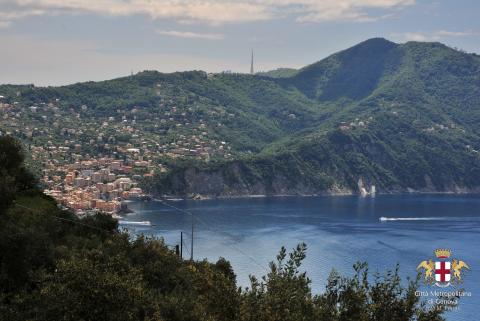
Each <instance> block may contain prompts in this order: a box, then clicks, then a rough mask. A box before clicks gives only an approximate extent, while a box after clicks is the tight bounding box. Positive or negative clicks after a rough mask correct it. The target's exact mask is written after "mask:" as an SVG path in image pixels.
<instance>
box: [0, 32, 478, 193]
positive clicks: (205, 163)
mask: <svg viewBox="0 0 480 321" xmlns="http://www.w3.org/2000/svg"><path fill="white" fill-rule="evenodd" d="M0 95H3V96H5V98H4V100H5V103H7V104H10V106H14V107H12V110H14V111H11V112H10V116H9V117H10V118H5V117H4V118H3V121H1V122H0V126H1V127H0V130H2V129H3V130H4V131H6V132H10V133H12V134H14V135H17V136H18V137H20V138H22V139H23V140H24V141H26V142H27V143H28V144H32V145H41V146H48V145H49V144H50V145H57V146H58V145H60V144H63V142H64V141H65V140H66V139H67V141H68V142H69V144H70V146H72V147H73V146H74V145H75V144H78V143H79V144H80V145H81V146H80V147H79V149H80V150H78V153H77V154H80V155H81V154H85V153H90V154H94V153H98V152H99V151H100V152H101V153H102V154H109V153H111V152H112V151H111V145H117V146H118V145H121V146H133V147H138V148H140V149H141V150H142V152H143V153H144V154H145V155H149V157H150V158H151V159H152V160H153V161H154V162H156V163H161V164H162V165H164V166H165V168H167V169H168V170H166V171H162V172H161V173H160V172H158V173H157V174H156V176H155V177H154V178H153V179H146V180H144V181H143V184H144V186H145V187H147V188H148V189H149V190H150V191H151V192H153V193H154V194H158V195H164V194H168V195H181V196H189V195H194V194H200V195H204V196H238V195H253V194H268V195H275V194H300V195H304V194H309V195H310V194H321V193H356V192H358V190H359V187H361V186H366V187H367V188H368V187H369V186H370V185H375V186H376V187H377V191H380V192H405V191H425V192H434V191H435V192H436V191H438V192H467V191H477V190H479V187H480V183H478V182H480V159H479V154H478V150H480V125H479V121H480V57H479V56H478V55H475V54H466V53H463V52H460V51H456V50H453V49H451V48H449V47H447V46H445V45H442V44H440V43H420V42H408V43H405V44H396V43H393V42H390V41H387V40H385V39H381V38H375V39H370V40H367V41H365V42H362V43H360V44H358V45H356V46H354V47H352V48H349V49H346V50H344V51H341V52H339V53H336V54H333V55H332V56H330V57H327V58H325V59H323V60H321V61H319V62H316V63H314V64H312V65H309V66H306V67H304V68H302V69H300V70H297V71H295V72H294V73H292V74H288V73H287V75H282V76H279V77H277V76H269V75H268V74H266V75H253V76H252V75H242V74H206V73H204V72H200V71H193V72H184V73H173V74H162V73H159V72H154V71H146V72H142V73H139V74H137V75H134V76H131V77H125V78H120V79H114V80H109V81H104V82H98V83H94V82H89V83H81V84H75V85H70V86H65V87H56V88H54V87H49V88H36V87H32V86H7V85H5V86H0ZM15 102H16V104H15ZM31 106H34V107H36V106H38V108H34V109H31V108H30V107H31ZM15 110H17V111H16V112H15ZM33 110H35V111H34V112H33ZM18 111H21V112H20V115H18ZM39 111H40V112H41V113H40V112H39ZM42 113H43V114H42ZM44 116H45V117H44ZM12 119H13V122H12ZM59 120H61V121H59ZM102 123H103V125H102V126H101V127H100V128H99V126H98V125H99V124H102ZM25 128H27V129H25ZM79 128H80V130H81V133H80V134H79V133H78V129H79ZM69 129H77V131H75V130H74V131H73V132H72V131H69ZM65 133H67V135H66V134H65ZM99 137H100V138H99ZM72 141H73V142H72ZM106 145H107V146H106ZM182 151H183V152H182ZM59 161H62V160H61V159H59Z"/></svg>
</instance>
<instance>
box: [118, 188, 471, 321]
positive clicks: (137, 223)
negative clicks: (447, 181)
mask: <svg viewBox="0 0 480 321" xmlns="http://www.w3.org/2000/svg"><path fill="white" fill-rule="evenodd" d="M129 207H130V208H131V209H132V210H133V211H134V212H133V213H130V214H127V215H124V217H123V218H122V219H121V221H120V225H121V227H122V228H126V229H127V230H128V231H130V232H131V233H133V234H135V233H143V234H146V235H153V236H156V237H159V238H163V239H164V241H165V243H166V244H167V245H169V246H171V247H172V248H173V247H174V246H175V245H177V244H180V234H181V232H183V238H184V246H183V256H184V257H185V258H190V255H191V230H192V225H193V241H194V242H193V257H194V259H196V260H201V259H208V260H210V261H212V262H214V261H216V260H217V259H218V258H219V257H224V258H226V259H227V260H229V261H230V262H231V264H232V266H233V268H234V271H235V273H236V275H237V283H238V285H239V286H242V287H247V286H249V275H255V276H257V277H261V276H263V275H265V274H266V273H267V272H268V264H269V262H270V261H273V260H274V259H275V257H276V255H277V254H278V251H279V250H280V248H281V247H282V246H285V247H286V248H287V249H288V250H291V249H292V248H294V247H295V246H296V245H297V244H299V243H306V244H307V257H306V259H305V261H304V264H303V265H302V269H304V270H305V271H307V274H308V276H309V278H310V279H311V280H312V284H311V286H312V291H313V293H321V292H322V291H323V290H324V287H325V283H326V280H327V278H328V276H329V274H330V272H331V271H332V269H335V270H336V271H338V272H340V273H341V274H343V275H349V276H351V275H352V274H353V268H352V267H353V265H354V264H355V263H356V262H367V263H368V265H369V269H370V271H371V272H372V273H373V272H375V271H378V272H379V273H385V272H386V271H388V270H393V269H395V266H396V265H397V264H399V266H400V274H401V276H402V277H403V278H404V279H406V278H415V277H416V275H417V270H416V268H417V266H418V265H419V263H420V262H421V261H424V260H428V259H432V260H434V261H435V259H436V257H435V254H434V250H435V249H439V248H441V249H449V250H450V251H451V258H457V259H459V260H462V261H464V262H466V263H467V264H468V266H469V267H470V270H468V271H467V270H466V269H464V270H463V271H464V273H463V284H462V285H461V286H457V287H453V286H449V287H447V288H439V287H436V286H427V285H422V287H421V289H420V290H422V291H424V293H425V291H426V292H428V293H430V291H432V290H440V291H454V290H456V289H457V290H458V289H459V288H461V289H463V290H464V291H465V293H467V294H468V293H470V296H465V297H463V298H461V299H460V304H459V306H458V309H457V310H455V311H451V312H448V313H447V314H446V318H447V320H449V321H466V320H478V318H477V317H478V312H480V308H479V307H480V274H479V272H480V195H465V194H462V195H456V194H435V195H430V194H408V195H377V196H376V197H374V198H372V197H366V198H364V197H358V196H321V197H261V198H260V197H259V198H235V199H214V200H198V201H195V200H174V199H173V200H167V201H164V200H157V201H147V202H141V201H139V202H132V203H130V204H129ZM431 298H432V297H424V299H425V300H427V299H431Z"/></svg>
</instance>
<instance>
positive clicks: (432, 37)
mask: <svg viewBox="0 0 480 321" xmlns="http://www.w3.org/2000/svg"><path fill="white" fill-rule="evenodd" d="M391 36H392V38H394V39H396V40H398V41H440V40H443V39H446V38H452V37H457V38H458V37H471V36H480V33H479V32H472V31H448V30H439V31H435V32H430V33H426V32H407V33H394V34H391Z"/></svg>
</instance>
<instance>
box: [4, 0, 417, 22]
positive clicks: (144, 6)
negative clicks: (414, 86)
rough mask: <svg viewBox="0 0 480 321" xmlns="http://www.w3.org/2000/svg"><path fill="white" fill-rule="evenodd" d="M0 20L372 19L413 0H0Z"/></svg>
mask: <svg viewBox="0 0 480 321" xmlns="http://www.w3.org/2000/svg"><path fill="white" fill-rule="evenodd" d="M0 2H2V7H4V9H3V10H1V9H0V19H1V18H2V17H3V20H7V19H8V17H9V16H10V19H11V20H13V19H15V18H20V17H22V16H28V15H33V14H76V13H94V14H100V15H109V16H129V15H139V14H140V15H147V16H150V17H151V18H153V19H162V18H172V19H176V20H178V21H182V22H185V21H201V22H207V23H210V24H222V23H235V22H248V21H260V20H269V19H275V18H281V17H285V16H294V17H295V18H296V20H297V21H299V22H323V21H338V20H343V21H345V20H346V21H360V22H361V21H372V20H376V19H379V18H382V17H385V16H388V15H384V14H383V15H372V14H370V13H368V12H367V11H368V10H369V9H378V10H391V9H397V8H402V7H405V6H409V5H413V4H414V3H415V0H321V1H320V0H237V1H234V0H0Z"/></svg>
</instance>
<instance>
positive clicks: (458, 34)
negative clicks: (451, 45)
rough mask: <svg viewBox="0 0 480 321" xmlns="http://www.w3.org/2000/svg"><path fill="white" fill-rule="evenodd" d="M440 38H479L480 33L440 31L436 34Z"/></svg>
mask: <svg viewBox="0 0 480 321" xmlns="http://www.w3.org/2000/svg"><path fill="white" fill-rule="evenodd" d="M435 35H436V36H438V37H468V36H478V35H480V33H478V32H471V31H447V30H440V31H437V32H436V33H435Z"/></svg>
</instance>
